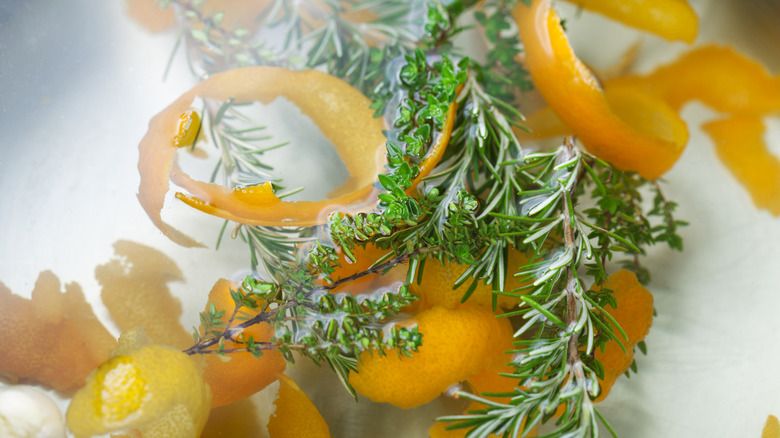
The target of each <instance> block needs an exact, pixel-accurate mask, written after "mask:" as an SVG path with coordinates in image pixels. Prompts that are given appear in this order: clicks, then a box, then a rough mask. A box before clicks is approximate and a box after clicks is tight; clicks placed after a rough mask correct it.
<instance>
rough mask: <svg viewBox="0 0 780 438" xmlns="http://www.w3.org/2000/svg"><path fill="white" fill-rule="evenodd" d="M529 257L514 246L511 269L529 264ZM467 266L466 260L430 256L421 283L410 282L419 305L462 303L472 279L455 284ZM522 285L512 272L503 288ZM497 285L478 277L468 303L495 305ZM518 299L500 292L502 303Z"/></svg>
mask: <svg viewBox="0 0 780 438" xmlns="http://www.w3.org/2000/svg"><path fill="white" fill-rule="evenodd" d="M528 261H529V257H528V256H527V255H526V254H525V253H524V252H522V251H519V250H517V249H515V248H512V249H510V250H509V257H508V266H509V267H510V268H511V269H516V268H517V267H520V266H525V265H526V264H528ZM468 268H469V265H467V264H459V263H455V262H448V263H444V264H442V263H441V262H439V261H438V260H436V259H428V260H427V261H426V262H425V269H424V270H423V276H422V281H421V282H420V284H416V283H412V285H411V290H412V292H413V293H414V294H415V295H417V296H418V297H420V300H419V303H418V304H417V305H418V306H419V308H420V309H428V308H431V307H433V306H437V305H438V306H443V307H446V308H448V309H452V308H454V307H456V306H458V305H460V304H461V302H462V301H463V297H464V295H465V294H466V292H467V291H468V289H469V287H470V286H471V282H472V281H473V279H469V280H467V281H466V282H465V283H463V284H461V285H460V286H459V287H457V288H453V285H454V284H455V281H456V280H457V279H458V278H460V277H461V275H463V273H464V272H466V270H467V269H468ZM512 272H513V271H512ZM522 286H524V284H523V283H521V282H520V281H519V280H518V279H517V277H514V276H511V275H510V276H507V278H506V282H505V283H504V290H506V291H507V292H512V291H513V290H516V289H519V288H520V287H522ZM494 287H496V285H493V284H485V283H484V282H483V281H482V280H478V283H477V286H476V288H475V289H474V291H473V292H472V293H471V295H470V296H469V297H468V299H467V300H466V301H465V304H467V305H474V306H477V307H481V308H484V309H492V308H493V289H494ZM517 302H518V298H515V297H511V296H507V295H500V294H499V295H497V303H498V306H499V307H503V308H510V307H512V306H514V305H515V304H517Z"/></svg>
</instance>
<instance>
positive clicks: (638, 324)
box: [591, 269, 653, 402]
mask: <svg viewBox="0 0 780 438" xmlns="http://www.w3.org/2000/svg"><path fill="white" fill-rule="evenodd" d="M605 287H607V288H609V289H612V290H613V291H614V292H613V296H614V297H615V300H616V301H617V308H614V309H607V312H608V313H609V314H610V315H611V316H612V317H613V318H615V320H616V321H617V322H618V324H620V327H621V328H622V329H623V331H624V332H625V333H626V336H627V337H628V340H626V339H625V338H623V337H622V335H621V334H620V332H619V331H617V330H616V331H615V335H616V336H617V337H618V339H620V341H621V342H622V343H623V346H624V347H625V349H626V351H625V352H624V351H623V350H622V349H621V348H620V346H619V345H618V344H617V341H615V340H610V341H608V342H607V343H606V345H605V347H604V350H603V351H602V350H600V349H597V350H596V351H595V353H594V356H595V358H596V359H598V361H599V362H601V364H602V365H603V366H604V379H602V380H601V381H600V382H599V383H600V385H601V394H599V396H598V397H597V398H596V400H595V401H596V402H600V401H602V400H604V398H606V397H607V395H608V394H609V391H610V390H611V389H612V385H613V384H614V383H615V381H616V380H617V378H618V377H620V376H621V375H622V374H623V373H625V372H626V370H628V368H629V367H630V366H631V363H632V362H633V361H634V346H636V344H638V343H639V342H640V341H641V340H642V339H644V338H645V336H647V333H648V332H649V331H650V326H651V325H652V324H653V295H652V294H651V293H650V291H648V290H647V289H645V287H644V286H642V284H641V283H639V280H637V278H636V275H635V274H634V273H633V272H629V271H627V270H625V269H622V270H620V271H618V272H615V273H614V274H612V275H610V276H609V280H608V281H607V284H606V285H605ZM591 289H592V290H594V291H598V290H601V289H602V287H601V286H598V285H595V286H593V287H591Z"/></svg>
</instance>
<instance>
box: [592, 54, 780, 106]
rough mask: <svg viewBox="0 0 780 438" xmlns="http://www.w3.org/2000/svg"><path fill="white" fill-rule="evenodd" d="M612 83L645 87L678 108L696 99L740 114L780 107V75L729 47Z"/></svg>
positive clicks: (683, 56)
mask: <svg viewBox="0 0 780 438" xmlns="http://www.w3.org/2000/svg"><path fill="white" fill-rule="evenodd" d="M611 85H627V86H633V87H637V88H641V89H644V90H646V91H647V92H649V93H651V94H653V95H656V96H659V97H660V98H662V99H663V100H665V101H666V102H668V103H669V105H671V106H672V108H674V109H675V110H679V109H680V108H681V107H682V106H683V105H684V104H685V103H687V102H689V101H691V100H699V101H701V102H702V103H704V104H705V105H707V106H709V107H711V108H713V109H715V110H718V111H722V112H727V113H731V114H738V115H758V114H767V113H772V112H776V111H778V110H780V76H772V75H771V74H770V73H769V72H768V71H767V69H766V68H765V67H764V66H763V65H761V64H760V63H758V62H756V61H754V60H753V59H750V58H748V57H747V56H745V55H742V54H741V53H738V52H736V51H735V50H734V49H732V48H730V47H726V46H717V45H707V46H702V47H698V48H696V49H693V50H691V51H690V52H688V53H686V54H684V55H682V56H681V57H680V58H678V59H677V60H676V61H674V62H672V63H670V64H667V65H665V66H662V67H659V68H658V69H656V70H655V71H654V72H653V73H650V74H648V75H628V76H622V77H618V78H614V79H612V80H610V81H608V82H607V84H606V87H609V86H611Z"/></svg>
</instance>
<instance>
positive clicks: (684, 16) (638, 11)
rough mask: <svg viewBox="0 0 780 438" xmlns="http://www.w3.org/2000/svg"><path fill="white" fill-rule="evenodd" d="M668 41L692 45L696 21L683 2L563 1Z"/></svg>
mask: <svg viewBox="0 0 780 438" xmlns="http://www.w3.org/2000/svg"><path fill="white" fill-rule="evenodd" d="M566 1H568V2H569V3H573V4H575V5H577V6H579V7H581V8H583V9H587V10H589V11H592V12H597V13H599V14H602V15H604V16H606V17H609V18H611V19H613V20H615V21H619V22H621V23H623V24H625V25H627V26H631V27H634V28H636V29H641V30H645V31H648V32H651V33H654V34H656V35H658V36H660V37H662V38H665V39H667V40H670V41H684V42H686V43H692V42H693V40H695V39H696V34H697V33H698V31H699V18H698V17H697V16H696V11H694V10H693V8H691V5H689V4H688V2H687V1H686V0H566Z"/></svg>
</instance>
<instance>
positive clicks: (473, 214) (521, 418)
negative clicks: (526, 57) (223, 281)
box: [176, 0, 685, 438]
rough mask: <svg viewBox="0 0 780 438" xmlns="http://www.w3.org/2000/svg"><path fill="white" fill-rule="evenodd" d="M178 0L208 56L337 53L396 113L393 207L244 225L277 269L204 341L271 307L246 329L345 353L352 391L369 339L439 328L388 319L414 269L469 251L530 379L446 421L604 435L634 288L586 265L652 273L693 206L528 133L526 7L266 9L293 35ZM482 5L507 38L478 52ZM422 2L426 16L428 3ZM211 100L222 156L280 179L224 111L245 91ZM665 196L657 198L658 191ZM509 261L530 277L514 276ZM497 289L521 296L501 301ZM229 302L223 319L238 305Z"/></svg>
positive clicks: (375, 345)
mask: <svg viewBox="0 0 780 438" xmlns="http://www.w3.org/2000/svg"><path fill="white" fill-rule="evenodd" d="M176 3H177V4H178V5H179V6H180V7H181V8H182V10H183V11H184V15H185V17H187V19H188V20H190V21H189V23H190V24H191V25H192V23H196V24H197V26H191V27H189V28H187V27H185V32H188V34H187V38H188V41H190V43H191V45H193V47H195V48H196V49H197V50H199V51H200V52H202V53H201V56H202V57H203V60H204V61H203V65H204V66H205V67H204V68H205V70H206V71H207V72H208V71H211V70H210V69H212V68H215V67H216V66H217V65H218V63H216V62H212V61H213V60H214V59H215V57H214V54H219V57H220V59H221V60H223V61H224V63H222V64H219V65H220V66H223V65H227V66H236V65H243V64H246V63H250V64H253V63H257V64H273V65H283V66H286V67H291V68H320V69H324V70H326V71H328V72H329V73H331V74H333V75H336V76H338V77H341V78H343V79H344V80H346V81H348V82H350V83H351V84H353V85H355V86H356V87H358V88H359V89H361V90H362V91H363V92H364V93H365V94H366V95H367V96H369V97H370V98H371V99H372V101H373V102H374V104H373V105H372V108H373V109H374V110H375V111H376V115H377V116H378V117H385V118H386V120H388V122H389V126H390V129H389V130H388V131H387V132H386V137H387V143H386V145H387V163H388V165H387V171H386V172H385V173H384V174H381V175H378V177H377V178H378V183H377V188H379V189H381V190H382V192H381V193H380V194H379V207H378V209H377V210H376V211H374V212H368V213H360V214H355V215H347V214H344V213H334V214H332V215H331V216H330V217H329V219H328V222H327V223H326V224H325V225H324V226H322V227H319V228H307V229H303V228H284V227H250V226H246V225H239V226H238V227H237V228H236V231H235V232H234V233H233V234H234V237H239V236H240V237H242V238H243V239H244V240H245V241H247V242H248V244H249V246H250V250H251V253H252V266H253V267H264V268H266V269H267V270H268V271H269V272H270V277H271V280H268V281H260V280H256V279H252V278H249V279H247V281H246V282H245V283H244V285H242V287H241V288H240V289H239V290H238V291H235V293H234V301H235V305H236V306H235V309H208V311H207V312H205V313H204V314H203V315H202V324H203V326H204V327H206V331H205V333H203V334H196V344H195V346H193V347H192V348H191V349H190V352H192V353H204V352H215V353H218V354H227V353H230V352H229V351H224V349H220V347H219V346H220V345H221V344H220V340H224V339H232V336H233V333H237V332H238V331H239V330H240V329H241V328H243V327H247V326H249V325H251V324H255V323H258V322H269V323H271V324H273V325H274V326H275V329H276V332H277V334H278V335H277V336H276V337H275V339H274V340H273V341H271V342H267V343H259V342H255V340H252V339H248V340H245V342H246V350H249V351H252V352H253V353H255V354H260V353H262V351H263V350H266V349H270V348H273V349H278V350H280V351H282V352H283V353H284V354H285V357H287V359H288V360H293V356H292V354H291V353H292V352H298V353H300V354H302V355H303V356H306V357H309V358H310V359H312V360H314V361H315V362H324V363H327V364H328V365H329V366H330V367H331V368H332V369H333V370H334V371H335V372H336V373H337V375H338V376H339V378H340V379H341V381H342V382H343V383H344V384H345V386H346V387H347V388H349V390H350V391H353V390H352V388H350V386H349V384H348V375H349V373H350V372H354V371H355V370H356V365H357V361H358V357H359V355H360V354H361V353H362V352H363V351H366V350H370V351H375V352H377V354H385V351H386V350H387V349H393V348H394V349H396V350H397V351H398V354H400V355H407V356H408V355H414V353H415V352H416V351H417V348H418V347H419V346H420V345H424V342H425V333H418V332H417V331H416V330H406V329H396V328H393V329H391V330H385V327H386V324H388V322H389V321H390V320H391V319H392V318H394V317H396V316H397V315H398V314H399V312H401V310H402V308H403V307H404V306H406V305H408V304H409V303H411V302H412V301H413V300H414V299H415V298H416V297H415V296H414V295H413V294H411V293H410V292H409V286H410V285H412V284H414V283H415V282H419V281H420V280H421V278H422V276H423V275H424V270H425V264H426V261H429V260H433V259H438V260H442V261H448V262H455V263H461V264H466V265H468V269H467V270H466V272H465V273H464V274H463V275H462V276H461V277H460V278H459V279H458V280H457V281H456V282H455V284H453V287H456V286H460V285H461V284H465V283H469V287H468V288H467V291H466V292H465V293H464V296H463V298H462V301H463V302H467V301H468V299H469V297H470V295H471V294H472V293H473V292H474V290H475V289H476V287H477V285H478V284H479V283H480V282H482V283H484V284H488V285H490V287H491V288H492V289H493V291H494V297H493V308H494V310H496V311H497V313H498V316H499V317H504V318H510V319H511V320H512V322H513V324H514V326H515V328H516V332H515V339H516V342H515V345H516V349H515V350H514V351H512V352H510V353H512V354H513V355H514V357H515V358H516V359H515V360H514V361H513V362H511V365H512V366H513V368H514V371H513V372H512V373H511V374H509V375H508V376H509V377H511V378H513V379H515V380H516V381H517V384H516V390H515V391H514V392H511V393H506V394H500V396H503V398H504V400H505V402H503V403H501V402H495V401H488V400H486V399H484V398H482V395H481V394H470V393H468V392H461V393H459V395H460V396H462V397H466V398H472V399H475V400H480V401H482V402H483V403H485V404H486V405H487V407H486V408H485V409H483V410H480V411H478V412H473V413H469V414H466V415H457V416H450V417H445V418H441V420H442V421H448V422H451V423H452V427H454V428H467V429H469V432H468V435H467V436H469V437H472V438H473V437H487V436H489V435H491V434H495V435H498V436H501V435H503V436H513V437H514V436H526V435H528V434H529V433H530V431H531V429H533V428H534V427H536V426H538V425H543V424H546V425H547V427H549V428H550V431H549V432H548V435H545V436H561V437H563V436H598V434H599V424H605V425H606V424H607V422H606V420H605V419H604V418H602V416H601V414H600V413H599V412H598V409H597V408H596V406H595V405H594V403H593V400H594V399H595V397H596V396H598V394H599V392H600V388H599V378H600V377H603V373H604V369H603V367H602V365H601V364H600V363H599V362H598V361H597V360H595V359H594V357H593V352H594V351H595V350H596V349H598V348H601V347H602V346H603V345H604V344H605V343H606V342H609V341H611V340H617V341H618V342H619V343H621V342H622V341H623V340H624V339H625V333H623V331H622V329H621V328H620V327H619V325H618V324H617V323H616V321H615V320H614V319H613V318H612V317H611V316H610V315H609V313H607V312H606V311H605V308H606V307H609V306H612V307H614V306H615V305H616V303H615V300H614V298H613V297H612V295H611V293H610V291H608V290H599V291H594V290H589V289H588V287H587V286H586V284H603V283H604V282H605V281H606V279H607V277H608V276H609V274H610V272H611V271H614V269H615V267H616V266H619V265H623V266H625V267H626V268H628V269H630V270H633V271H634V272H636V273H637V274H638V277H639V278H640V279H641V280H642V281H643V282H646V281H648V280H649V273H648V272H647V271H646V270H645V269H644V268H643V266H642V265H641V258H640V257H641V256H642V255H644V254H645V252H646V250H647V248H648V247H649V246H650V245H653V244H656V243H662V242H665V243H666V244H667V245H668V246H669V247H670V248H672V249H676V250H682V240H681V238H680V236H679V234H678V228H679V227H680V226H683V225H685V223H684V222H682V221H680V220H677V219H676V218H675V217H674V210H675V207H676V204H675V203H674V202H673V201H671V200H669V199H667V198H666V197H665V196H664V194H663V193H662V191H661V186H660V184H659V183H657V182H650V181H647V180H644V179H642V178H641V177H639V176H638V175H636V174H635V173H632V172H625V171H621V170H619V169H616V168H614V167H613V166H611V165H610V164H608V163H605V162H603V161H601V160H599V159H598V158H596V157H594V156H592V155H590V154H588V153H586V152H584V151H583V150H582V149H581V148H580V147H579V146H578V145H577V144H576V139H574V138H567V139H566V140H565V142H564V143H563V144H562V145H560V146H559V147H557V148H555V149H552V150H541V151H530V150H527V149H525V148H523V146H522V145H521V144H520V142H519V141H518V139H517V136H516V134H515V132H516V130H518V129H523V127H522V121H523V116H522V114H520V112H519V111H518V110H517V108H518V107H519V106H520V104H521V102H522V99H523V96H524V92H526V91H528V90H529V89H530V88H531V83H530V82H529V79H528V76H527V73H526V72H525V70H524V69H523V66H522V62H521V61H520V59H521V57H520V55H521V53H522V47H521V45H520V43H519V41H518V39H517V36H516V32H514V31H513V30H514V28H513V26H514V23H513V22H512V21H511V17H510V14H509V11H510V10H511V8H512V7H513V6H514V4H515V3H516V2H513V1H504V0H492V1H491V0H488V1H486V2H484V4H482V5H481V6H480V9H479V10H477V11H476V12H475V11H473V9H474V8H473V7H474V6H475V3H476V2H471V1H460V0H453V1H448V2H432V1H431V2H428V3H425V8H426V11H427V13H426V14H411V15H412V18H411V19H410V18H409V17H410V13H411V11H412V10H414V9H415V8H417V7H419V5H420V3H418V2H400V1H390V0H375V1H371V2H362V3H360V6H358V2H349V1H347V2H340V1H335V0H334V1H325V0H324V1H323V2H322V3H323V4H324V5H325V7H324V9H320V10H318V11H319V15H317V14H315V15H317V16H319V17H321V18H322V20H321V22H319V23H320V24H316V25H315V24H312V23H310V22H307V21H306V20H303V19H302V18H301V17H302V16H301V14H300V11H296V10H295V9H294V7H292V6H289V5H288V4H287V3H286V2H283V1H274V2H272V3H271V6H269V9H268V10H267V11H266V12H264V13H263V14H262V15H261V16H260V17H259V18H258V19H259V21H260V22H263V23H265V24H266V25H267V26H268V27H269V29H271V30H280V29H281V30H283V35H284V38H283V40H284V42H283V43H282V44H281V45H280V46H278V47H276V49H274V50H275V51H271V49H269V47H270V46H269V45H267V44H266V43H265V42H261V40H259V39H258V38H259V37H256V36H252V38H254V39H252V38H244V37H245V36H246V35H244V34H243V32H240V29H235V30H225V29H224V28H222V27H219V25H220V22H219V17H218V15H214V16H208V15H206V14H205V13H204V12H203V11H202V10H201V9H200V8H199V4H198V2H195V1H186V0H177V1H176ZM363 8H365V9H370V10H371V11H372V12H373V14H374V15H375V18H374V19H372V20H369V21H367V22H364V23H359V24H357V23H354V22H351V21H349V19H348V18H345V17H348V14H347V12H348V11H350V10H352V11H354V10H356V9H363ZM307 12H308V13H309V14H311V11H307ZM471 13H473V14H474V17H475V19H476V22H477V23H478V25H477V28H478V30H479V31H481V32H482V34H483V35H484V37H485V41H486V43H487V44H488V45H489V49H488V52H487V53H486V56H485V61H484V62H478V61H476V60H474V59H471V58H468V57H465V56H463V54H462V53H461V49H460V48H459V46H458V39H457V38H458V36H459V35H462V34H463V31H464V30H466V27H465V26H463V25H462V24H461V23H462V22H463V20H464V17H465V16H466V15H467V14H471ZM417 15H420V16H423V17H425V20H424V21H421V22H415V20H414V18H413V17H414V16H417ZM217 28H219V29H221V30H219V29H217ZM199 32H202V33H204V34H203V35H201V33H199ZM234 40H236V41H238V42H234ZM206 49H208V50H206ZM242 54H243V56H242ZM210 111H211V112H212V113H213V116H212V117H210V118H204V120H206V122H205V123H206V124H207V125H209V129H212V132H214V133H216V134H217V135H216V136H215V135H214V134H212V137H214V138H218V139H220V140H219V141H220V142H221V143H222V152H223V155H224V157H225V158H224V159H223V160H222V161H221V162H220V171H225V170H227V169H228V168H230V167H231V166H233V168H239V167H240V170H241V173H242V174H243V175H244V177H246V178H263V176H262V175H263V173H262V172H263V171H264V170H265V167H264V165H263V164H262V161H261V156H262V151H263V148H262V147H260V146H259V144H258V143H253V142H252V140H257V139H256V138H252V137H246V136H248V135H254V133H255V130H247V131H236V130H232V129H230V128H229V127H227V126H228V125H226V124H225V123H224V120H227V119H224V118H223V117H222V116H224V115H225V114H226V111H234V109H233V108H226V109H223V108H222V107H220V108H217V109H211V110H210ZM230 114H233V113H232V112H231V113H230ZM449 126H451V128H450V127H449ZM450 129H451V132H450V139H449V142H448V144H447V145H446V150H445V152H444V154H443V156H442V157H441V160H440V161H439V163H438V165H437V166H436V168H435V169H434V171H433V172H432V173H430V174H429V175H427V176H426V177H425V178H420V166H421V164H422V163H424V162H425V160H426V157H428V156H429V154H431V153H432V151H433V150H434V149H435V148H436V147H437V146H438V145H437V141H439V139H440V137H441V136H442V135H443V134H444V133H445V131H448V130H450ZM257 131H259V129H257ZM252 160H255V161H252ZM241 166H243V167H241ZM236 182H237V181H236ZM647 196H650V197H652V202H651V205H648V203H646V202H645V201H644V200H643V198H644V197H647ZM223 231H224V229H223ZM366 245H372V246H375V247H377V248H380V249H382V250H383V251H384V254H385V255H384V257H381V258H380V259H379V260H376V261H375V262H374V263H373V265H372V266H371V267H370V268H368V269H367V270H366V271H364V272H360V273H357V274H354V275H351V276H348V277H346V278H334V277H333V274H334V272H336V269H337V268H338V266H339V263H340V260H341V258H340V255H339V254H343V255H344V257H345V258H346V259H347V260H349V261H354V260H355V258H356V256H355V252H356V251H355V249H356V248H358V247H364V246H366ZM509 251H522V252H525V253H526V254H528V255H529V259H530V261H529V263H528V264H526V265H524V266H510V265H509V263H508V260H509V258H508V254H509ZM301 254H305V255H303V256H302V255H301ZM402 263H403V264H408V274H407V278H406V284H401V285H395V286H393V287H390V288H388V289H386V290H380V291H377V292H376V293H373V294H368V295H363V296H361V297H360V298H356V297H353V296H351V295H344V294H334V293H332V291H333V290H334V289H335V288H337V287H340V286H343V285H348V283H349V282H350V281H353V280H356V279H358V278H361V277H363V276H367V275H378V274H379V273H381V272H383V271H385V270H387V269H389V268H391V267H393V266H396V265H398V264H402ZM510 276H514V277H519V278H520V279H521V280H523V281H524V282H525V283H524V284H526V286H524V287H522V288H521V289H516V290H507V289H506V280H507V278H510ZM499 295H506V296H512V297H516V298H517V299H518V300H519V302H520V304H519V305H517V306H515V307H514V308H512V309H510V310H508V311H505V312H501V311H500V310H499V308H498V305H497V298H498V296H499ZM247 309H248V310H250V311H247ZM231 310H232V311H233V314H232V315H233V316H232V317H231V318H230V319H229V322H228V323H227V324H222V323H221V322H220V317H221V316H222V315H223V314H221V313H220V312H225V311H231ZM222 342H223V343H224V341H222ZM215 346H216V347H215ZM644 348H645V347H644V344H640V349H642V350H643V351H644ZM508 357H509V356H508ZM632 368H633V369H634V370H636V367H635V366H634V367H632ZM520 388H522V389H520ZM353 394H354V391H353ZM491 395H496V394H491ZM559 412H562V415H560V416H557V417H556V413H559ZM608 427H609V426H608V425H607V428H608Z"/></svg>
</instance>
